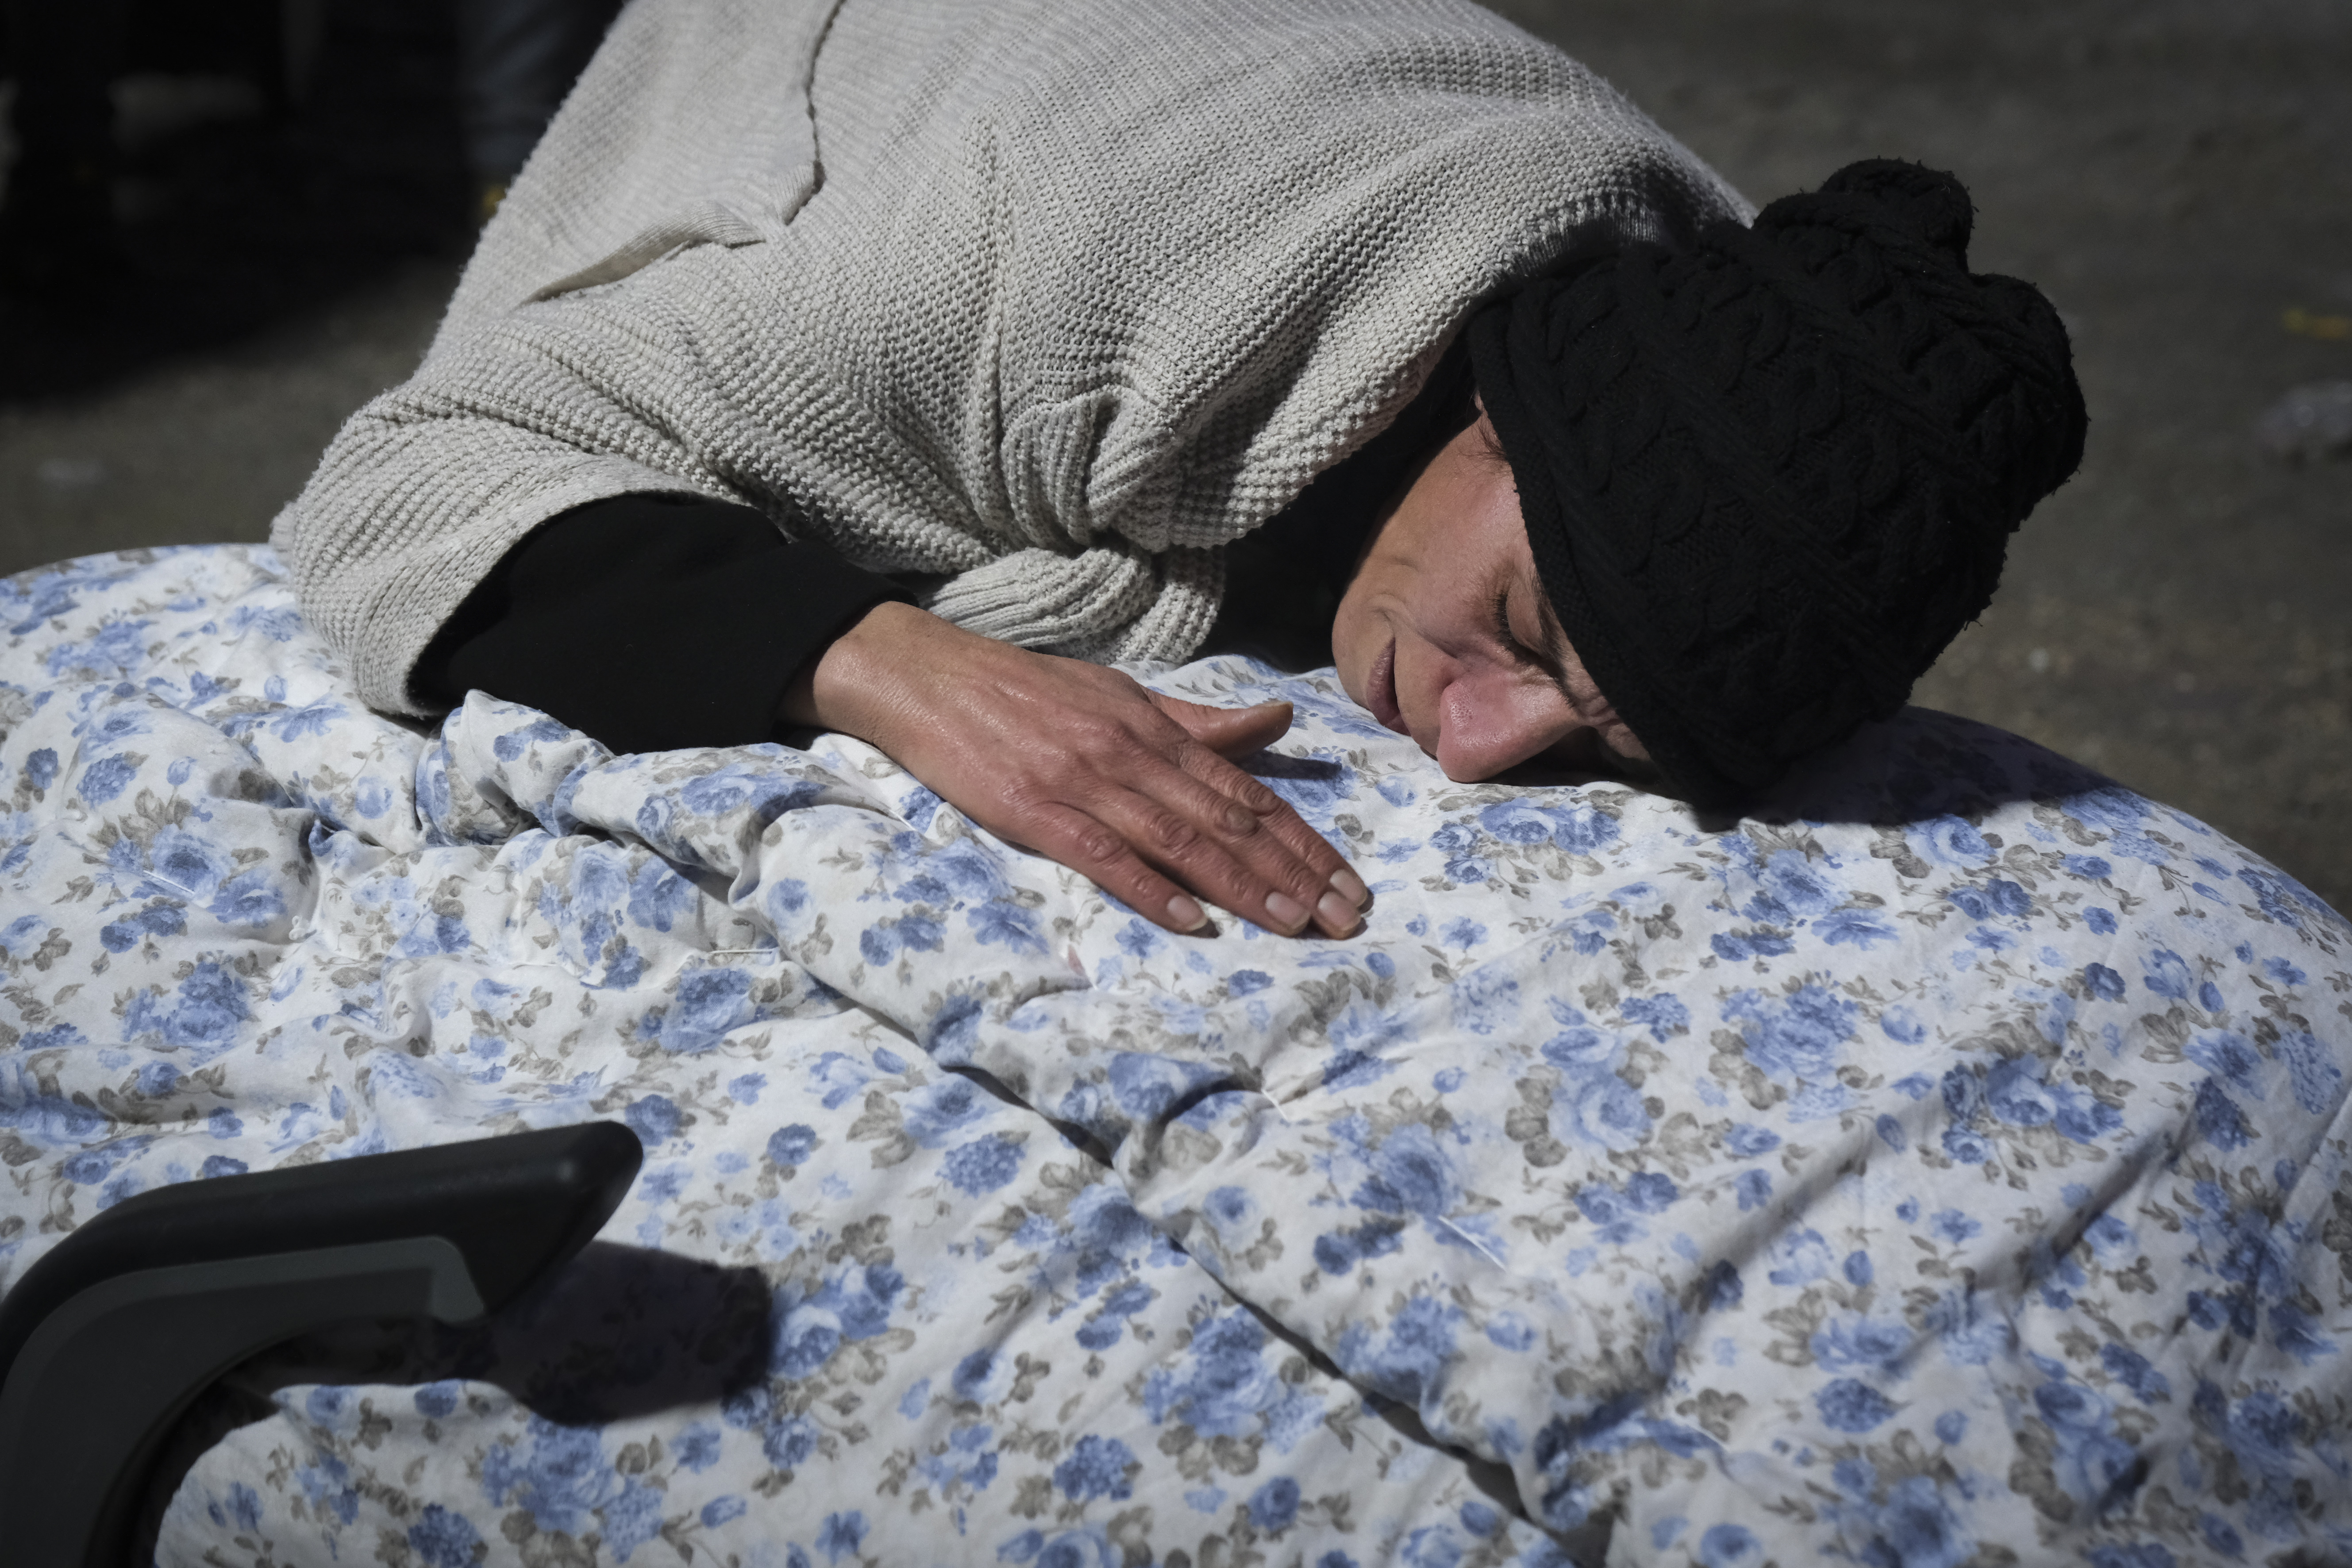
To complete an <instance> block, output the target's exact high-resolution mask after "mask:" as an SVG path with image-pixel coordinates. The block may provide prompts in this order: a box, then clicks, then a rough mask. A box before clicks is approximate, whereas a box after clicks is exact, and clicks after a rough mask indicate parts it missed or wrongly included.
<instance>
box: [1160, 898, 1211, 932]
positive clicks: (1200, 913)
mask: <svg viewBox="0 0 2352 1568" xmlns="http://www.w3.org/2000/svg"><path fill="white" fill-rule="evenodd" d="M1168 919H1169V921H1170V922H1171V924H1173V925H1174V926H1175V928H1176V929H1177V930H1178V931H1199V930H1200V929H1201V928H1202V926H1204V925H1207V924H1208V923H1209V911H1208V910H1204V909H1202V907H1201V906H1200V905H1198V904H1196V903H1194V902H1193V901H1192V900H1190V899H1188V898H1186V897H1185V896H1184V895H1183V894H1181V893H1179V894H1177V895H1176V896H1175V897H1174V898H1172V899H1171V900H1168Z"/></svg>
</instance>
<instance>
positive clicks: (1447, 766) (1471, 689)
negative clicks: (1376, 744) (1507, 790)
mask: <svg viewBox="0 0 2352 1568" xmlns="http://www.w3.org/2000/svg"><path fill="white" fill-rule="evenodd" d="M1575 725H1576V719H1575V715H1574V714H1572V713H1570V711H1569V710H1568V705H1567V704H1566V703H1565V702H1563V701H1559V700H1553V701H1550V702H1544V701H1540V700H1533V698H1532V697H1531V694H1528V693H1525V692H1520V691H1501V692H1492V691H1482V690H1481V689H1479V687H1478V685H1477V684H1476V683H1475V682H1469V681H1457V682H1456V683H1455V684H1454V685H1453V686H1451V687H1449V688H1447V689H1446V693H1445V697H1444V700H1443V701H1442V702H1440V703H1439V705H1438V731H1437V753H1436V755H1437V765H1438V766H1439V767H1440V768H1442V769H1444V773H1445V776H1446V777H1447V778H1450V779H1453V780H1454V781H1455V782H1457V783H1461V784H1468V783H1470V782H1472V781H1474V780H1476V779H1486V778H1492V777H1494V776H1495V775H1496V773H1501V772H1502V771H1503V770H1504V769H1505V768H1507V767H1511V766H1513V765H1515V764H1517V763H1523V762H1526V761H1527V760H1528V758H1529V757H1532V756H1534V755H1535V754H1536V753H1537V752H1542V751H1545V750H1547V749H1548V748H1549V747H1552V746H1555V745H1558V744H1559V742H1561V741H1563V740H1566V739H1567V738H1568V734H1569V731H1571V730H1573V729H1574V728H1575Z"/></svg>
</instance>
